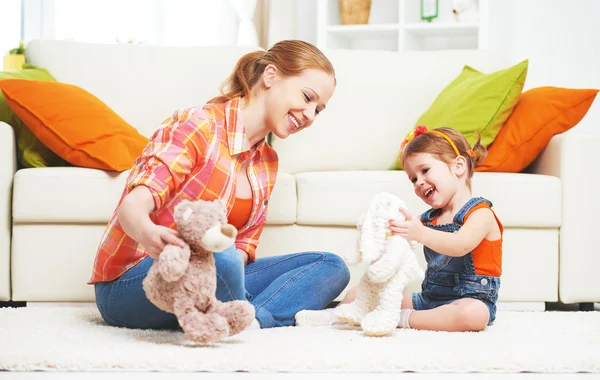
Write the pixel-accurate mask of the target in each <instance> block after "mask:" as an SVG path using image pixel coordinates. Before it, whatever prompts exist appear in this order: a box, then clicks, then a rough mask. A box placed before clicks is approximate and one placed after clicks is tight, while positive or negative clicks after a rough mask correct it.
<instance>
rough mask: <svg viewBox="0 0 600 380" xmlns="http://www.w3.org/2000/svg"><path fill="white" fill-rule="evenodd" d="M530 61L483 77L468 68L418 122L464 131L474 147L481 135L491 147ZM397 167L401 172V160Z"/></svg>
mask: <svg viewBox="0 0 600 380" xmlns="http://www.w3.org/2000/svg"><path fill="white" fill-rule="evenodd" d="M528 65H529V61H528V60H525V61H523V62H521V63H518V64H516V65H514V66H512V67H509V68H508V69H505V70H500V71H496V72H494V73H490V74H484V73H482V72H480V71H477V70H475V69H473V68H472V67H469V66H465V67H464V68H463V71H462V72H461V73H460V75H459V76H458V77H457V78H456V79H454V80H453V81H452V82H451V83H450V84H449V85H448V86H446V88H444V89H443V90H442V92H441V93H440V94H439V95H438V96H437V98H436V99H435V100H434V101H433V104H432V105H431V107H429V109H428V110H427V111H425V113H423V114H422V115H421V117H420V118H419V120H418V121H417V122H416V123H415V127H416V126H417V125H424V126H426V127H427V128H428V129H433V128H438V127H450V128H454V129H456V130H457V131H459V132H461V133H462V134H463V135H464V136H465V138H466V139H467V140H468V141H469V143H470V144H471V146H472V145H473V144H474V143H475V142H476V141H477V132H479V134H480V135H481V144H482V145H483V146H485V147H488V146H489V145H490V144H491V143H492V142H493V141H494V139H495V138H496V136H497V135H498V133H499V132H500V128H502V126H503V125H504V122H506V120H507V119H508V117H509V116H510V114H511V112H512V110H513V109H514V108H515V106H516V105H517V102H518V100H519V96H520V95H521V92H522V91H523V85H524V84H525V78H526V77H527V67H528ZM397 162H398V164H397V168H398V169H401V166H402V164H401V162H400V160H398V161H397Z"/></svg>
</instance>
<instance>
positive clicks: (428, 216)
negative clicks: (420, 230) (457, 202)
mask: <svg viewBox="0 0 600 380" xmlns="http://www.w3.org/2000/svg"><path fill="white" fill-rule="evenodd" d="M441 211H442V210H441V209H439V208H430V209H429V210H427V211H425V212H424V213H422V214H421V223H431V221H433V220H434V219H435V218H436V217H437V216H438V215H440V212H441Z"/></svg>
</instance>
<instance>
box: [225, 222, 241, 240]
mask: <svg viewBox="0 0 600 380" xmlns="http://www.w3.org/2000/svg"><path fill="white" fill-rule="evenodd" d="M221 233H222V234H223V235H225V236H227V237H228V238H231V239H233V238H235V237H236V236H237V233H238V230H237V228H235V227H234V226H233V225H231V224H223V225H222V226H221Z"/></svg>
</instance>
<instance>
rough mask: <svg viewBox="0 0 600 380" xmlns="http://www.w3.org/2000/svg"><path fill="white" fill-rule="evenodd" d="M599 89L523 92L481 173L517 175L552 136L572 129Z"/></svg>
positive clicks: (491, 149)
mask: <svg viewBox="0 0 600 380" xmlns="http://www.w3.org/2000/svg"><path fill="white" fill-rule="evenodd" d="M597 93H598V90H595V89H594V90H593V89H573V88H560V87H538V88H534V89H531V90H529V91H526V92H524V93H523V94H522V95H521V97H520V98H519V102H518V103H517V106H516V107H515V109H514V111H513V112H512V114H511V115H510V117H509V118H508V120H507V121H506V123H505V124H504V126H503V127H502V129H501V130H500V133H499V134H498V136H497V137H496V140H494V143H493V144H492V146H490V147H489V150H488V154H487V156H486V158H485V160H484V161H483V162H482V163H481V165H479V166H478V167H477V169H476V170H478V171H492V172H509V173H518V172H520V171H522V170H523V169H525V168H526V167H527V166H528V165H529V164H531V163H532V162H533V160H535V158H536V157H537V156H538V155H539V154H540V152H542V150H544V148H546V145H548V142H550V139H551V138H552V136H554V135H556V134H559V133H563V132H566V131H568V130H569V129H571V128H573V127H574V126H575V125H577V123H579V121H581V119H583V117H584V116H585V114H586V113H587V111H588V109H589V108H590V106H591V105H592V103H593V102H594V99H595V98H596V94H597Z"/></svg>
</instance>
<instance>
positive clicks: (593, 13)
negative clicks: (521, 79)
mask: <svg viewBox="0 0 600 380" xmlns="http://www.w3.org/2000/svg"><path fill="white" fill-rule="evenodd" d="M490 1H502V2H503V3H504V4H503V6H505V7H506V11H507V13H506V14H507V17H508V20H506V26H505V29H504V30H500V31H495V33H500V34H504V35H505V36H506V37H505V38H506V41H502V42H499V43H501V44H503V45H504V46H506V48H507V50H508V51H507V52H508V54H509V58H510V60H511V62H513V63H516V62H520V61H522V60H524V59H526V58H529V71H528V74H527V81H526V83H525V88H526V89H528V88H532V87H539V86H558V87H571V88H596V89H600V1H597V0H490ZM496 27H497V26H496ZM575 130H576V131H578V132H582V131H583V132H590V131H595V132H598V133H600V96H598V97H597V98H596V101H595V102H594V104H593V105H592V108H591V109H590V111H589V112H588V114H587V115H586V116H585V118H584V119H583V120H582V121H581V123H580V124H579V125H578V126H577V127H576V128H575Z"/></svg>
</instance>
